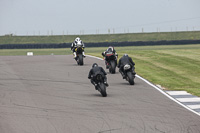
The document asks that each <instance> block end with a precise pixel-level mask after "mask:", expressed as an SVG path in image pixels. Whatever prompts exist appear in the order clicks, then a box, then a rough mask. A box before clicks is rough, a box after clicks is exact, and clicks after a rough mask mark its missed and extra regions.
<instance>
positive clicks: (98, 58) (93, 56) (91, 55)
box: [86, 55, 103, 60]
mask: <svg viewBox="0 0 200 133" xmlns="http://www.w3.org/2000/svg"><path fill="white" fill-rule="evenodd" d="M86 57H92V58H96V59H99V60H103V59H102V58H99V57H96V56H92V55H86Z"/></svg>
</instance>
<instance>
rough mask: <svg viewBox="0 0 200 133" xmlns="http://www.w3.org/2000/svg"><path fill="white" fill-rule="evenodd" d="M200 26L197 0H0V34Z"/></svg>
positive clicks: (72, 33)
mask: <svg viewBox="0 0 200 133" xmlns="http://www.w3.org/2000/svg"><path fill="white" fill-rule="evenodd" d="M194 30H200V0H0V36H2V35H5V34H14V35H68V34H71V35H74V34H107V33H110V34H113V33H138V32H166V31H167V32H168V31H172V32H174V31H194Z"/></svg>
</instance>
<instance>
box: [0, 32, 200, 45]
mask: <svg viewBox="0 0 200 133" xmlns="http://www.w3.org/2000/svg"><path fill="white" fill-rule="evenodd" d="M77 36H79V37H80V38H81V39H82V40H83V42H85V43H88V42H94V43H95V42H124V41H128V42H135V41H160V40H200V31H191V32H161V33H157V32H155V33H128V34H105V35H60V36H0V44H50V43H51V44H52V43H72V42H73V41H74V39H75V38H76V37H77Z"/></svg>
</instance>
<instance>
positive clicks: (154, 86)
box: [86, 55, 200, 116]
mask: <svg viewBox="0 0 200 133" xmlns="http://www.w3.org/2000/svg"><path fill="white" fill-rule="evenodd" d="M86 56H87V57H92V58H96V59H99V60H103V59H102V58H99V57H95V56H91V55H86ZM136 77H137V78H139V79H141V80H143V81H144V82H146V83H147V84H149V85H150V86H152V87H153V88H155V89H156V90H158V91H159V92H161V93H162V94H163V95H165V96H167V97H168V98H169V99H171V100H172V101H174V102H176V103H178V104H179V105H181V106H183V107H184V108H186V109H187V110H189V111H191V112H193V113H195V114H197V115H198V116H200V113H198V112H196V111H194V110H192V109H191V108H189V107H188V106H186V105H184V104H182V103H181V102H179V101H177V100H176V99H174V98H173V97H171V96H170V95H169V94H167V93H166V92H165V91H163V90H161V89H160V88H158V87H157V86H156V85H154V84H152V83H151V82H149V81H148V80H146V79H144V78H142V77H140V76H139V75H137V74H136Z"/></svg>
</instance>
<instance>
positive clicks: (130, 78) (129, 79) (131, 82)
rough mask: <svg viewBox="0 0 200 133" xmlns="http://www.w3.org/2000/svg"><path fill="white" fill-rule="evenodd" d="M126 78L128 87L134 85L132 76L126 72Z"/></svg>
mask: <svg viewBox="0 0 200 133" xmlns="http://www.w3.org/2000/svg"><path fill="white" fill-rule="evenodd" d="M127 78H128V82H129V84H130V85H134V84H135V83H134V79H133V74H132V73H131V72H127Z"/></svg>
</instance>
